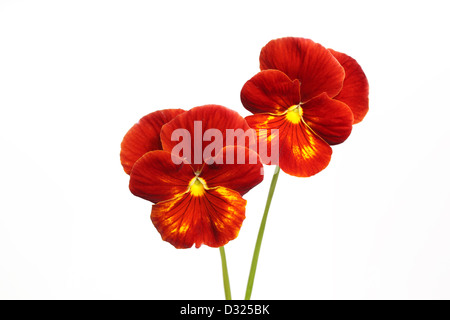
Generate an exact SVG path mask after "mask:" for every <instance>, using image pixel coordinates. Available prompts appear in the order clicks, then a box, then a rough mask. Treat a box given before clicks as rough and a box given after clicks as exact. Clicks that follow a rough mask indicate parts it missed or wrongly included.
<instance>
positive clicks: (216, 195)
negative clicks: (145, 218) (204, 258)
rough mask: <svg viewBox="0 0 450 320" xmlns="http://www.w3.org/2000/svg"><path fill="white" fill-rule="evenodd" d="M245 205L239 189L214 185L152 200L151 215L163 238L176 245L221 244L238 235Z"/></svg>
mask: <svg viewBox="0 0 450 320" xmlns="http://www.w3.org/2000/svg"><path fill="white" fill-rule="evenodd" d="M245 205H246V200H244V199H242V197H241V195H240V194H239V193H238V192H236V191H233V190H230V189H227V188H223V187H217V188H213V189H209V190H206V191H205V192H204V193H203V195H202V196H195V195H192V194H191V193H185V194H182V195H179V196H177V197H176V198H174V199H171V200H169V201H164V202H160V203H158V204H155V205H153V208H152V213H151V219H152V221H153V224H154V225H155V227H156V229H157V230H158V231H159V233H160V234H161V237H162V239H163V240H165V241H168V242H169V243H171V244H172V245H173V246H174V247H175V248H178V249H182V248H190V247H192V246H193V245H194V244H195V246H196V247H197V248H199V247H200V246H201V245H202V244H205V245H207V246H210V247H221V246H224V245H225V244H227V243H228V242H229V241H230V240H233V239H235V238H236V237H237V236H238V234H239V230H240V228H241V226H242V222H243V221H244V219H245Z"/></svg>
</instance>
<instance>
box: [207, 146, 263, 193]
mask: <svg viewBox="0 0 450 320" xmlns="http://www.w3.org/2000/svg"><path fill="white" fill-rule="evenodd" d="M211 160H212V161H214V162H212V163H210V164H209V161H208V160H206V162H207V164H206V165H205V166H204V167H203V170H202V173H201V177H202V178H203V179H205V181H206V183H207V185H208V187H209V188H214V187H219V186H221V187H226V188H228V189H231V190H235V191H238V192H239V193H240V194H241V195H244V194H245V193H247V192H248V191H249V190H250V189H252V188H253V187H254V186H256V185H257V184H259V183H260V182H261V181H262V180H263V179H264V173H263V165H262V163H261V160H260V158H259V156H258V154H257V153H256V152H255V151H252V150H250V149H248V148H244V147H240V146H227V147H225V148H223V149H222V152H221V153H220V154H218V155H217V156H216V157H215V158H213V159H211Z"/></svg>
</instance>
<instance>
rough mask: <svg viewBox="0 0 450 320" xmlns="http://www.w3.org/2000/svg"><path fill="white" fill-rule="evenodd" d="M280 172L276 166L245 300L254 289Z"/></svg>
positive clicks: (248, 298)
mask: <svg viewBox="0 0 450 320" xmlns="http://www.w3.org/2000/svg"><path fill="white" fill-rule="evenodd" d="M279 173H280V167H279V166H276V167H275V171H274V172H273V177H272V182H271V183H270V189H269V194H268V195H267V201H266V207H265V209H264V215H263V218H262V220H261V225H260V227H259V232H258V238H257V239H256V245H255V250H254V252H253V259H252V265H251V267H250V274H249V276H248V282H247V291H246V292H245V300H250V297H251V295H252V290H253V282H254V280H255V274H256V266H257V264H258V258H259V251H260V250H261V243H262V239H263V236H264V229H265V228H266V221H267V215H268V214H269V208H270V204H271V203H272V197H273V193H274V191H275V186H276V185H277V181H278V175H279Z"/></svg>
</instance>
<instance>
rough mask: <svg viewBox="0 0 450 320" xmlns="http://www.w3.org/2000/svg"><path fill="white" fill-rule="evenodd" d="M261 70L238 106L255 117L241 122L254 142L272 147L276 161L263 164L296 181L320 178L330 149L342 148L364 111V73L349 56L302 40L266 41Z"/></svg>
mask: <svg viewBox="0 0 450 320" xmlns="http://www.w3.org/2000/svg"><path fill="white" fill-rule="evenodd" d="M260 68H261V70H262V71H261V72H259V73H258V74H256V75H255V76H254V77H253V78H251V79H250V80H249V81H247V82H246V83H245V85H244V86H243V88H242V91H241V101H242V104H243V105H244V107H245V108H246V109H247V110H249V111H250V112H252V113H253V114H254V115H252V116H248V117H247V118H246V120H247V122H248V123H249V125H250V126H251V127H252V128H254V129H256V131H257V133H258V138H259V140H260V141H261V140H264V142H265V143H266V144H270V143H271V141H272V140H273V141H277V144H278V148H279V156H278V158H277V159H275V160H273V159H271V161H267V159H266V161H265V159H262V160H263V162H265V163H267V164H277V165H279V166H280V168H281V169H282V170H283V171H284V172H286V173H288V174H291V175H294V176H298V177H309V176H312V175H314V174H316V173H318V172H320V171H321V170H323V169H324V168H325V167H326V166H327V165H328V163H329V162H330V159H331V154H332V149H331V147H330V146H331V145H336V144H339V143H342V142H344V141H345V140H346V139H347V138H348V136H349V135H350V133H351V131H352V126H353V124H355V123H358V122H360V121H362V119H363V118H364V116H365V115H366V113H367V111H368V102H369V100H368V94H369V85H368V82H367V78H366V76H365V74H364V72H363V71H362V69H361V67H360V66H359V64H358V63H357V62H356V60H354V59H353V58H351V57H349V56H348V55H346V54H344V53H340V52H337V51H334V50H331V49H326V48H325V47H323V46H322V45H320V44H318V43H315V42H313V41H311V40H309V39H304V38H281V39H276V40H272V41H270V42H269V43H268V44H267V45H266V46H265V47H264V48H263V49H262V50H261V54H260ZM273 129H277V130H276V131H274V132H276V133H275V134H271V132H270V130H273ZM267 132H268V134H267ZM275 135H276V137H275ZM274 138H276V139H274ZM260 145H261V143H260Z"/></svg>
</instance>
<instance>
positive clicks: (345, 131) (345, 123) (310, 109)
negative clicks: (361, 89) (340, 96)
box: [302, 93, 353, 145]
mask: <svg viewBox="0 0 450 320" xmlns="http://www.w3.org/2000/svg"><path fill="white" fill-rule="evenodd" d="M302 109H303V119H304V121H305V122H306V124H307V125H308V126H309V127H310V128H311V129H312V130H313V131H314V132H315V133H316V134H317V135H319V136H320V137H321V138H322V139H323V140H325V141H326V142H327V143H328V144H331V145H334V144H339V143H342V142H344V141H345V140H346V139H347V138H348V136H349V135H350V133H351V132H352V126H353V113H352V111H351V110H350V108H349V107H348V106H347V105H346V104H345V103H343V102H340V101H337V100H334V99H330V98H329V97H328V95H327V94H326V93H323V94H321V95H319V96H317V97H315V98H314V99H311V100H309V101H308V102H307V103H305V104H302Z"/></svg>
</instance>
